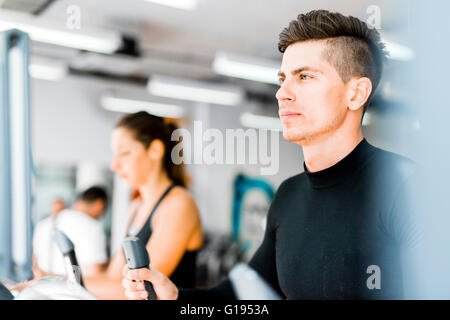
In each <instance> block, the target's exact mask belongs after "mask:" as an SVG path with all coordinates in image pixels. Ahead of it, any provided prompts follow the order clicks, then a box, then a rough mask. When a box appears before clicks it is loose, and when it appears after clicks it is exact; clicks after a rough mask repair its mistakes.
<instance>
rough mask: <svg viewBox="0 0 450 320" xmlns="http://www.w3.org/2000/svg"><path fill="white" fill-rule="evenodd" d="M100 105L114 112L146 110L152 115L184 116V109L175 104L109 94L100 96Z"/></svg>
mask: <svg viewBox="0 0 450 320" xmlns="http://www.w3.org/2000/svg"><path fill="white" fill-rule="evenodd" d="M101 105H102V107H103V108H104V109H106V110H109V111H115V112H125V113H134V112H139V111H146V112H148V113H150V114H152V115H155V116H158V117H166V118H182V117H183V116H184V109H183V108H182V107H180V106H177V105H172V104H165V103H159V102H152V101H144V100H134V99H128V98H120V97H113V96H109V95H104V96H102V98H101Z"/></svg>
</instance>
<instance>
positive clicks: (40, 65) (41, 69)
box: [29, 57, 68, 81]
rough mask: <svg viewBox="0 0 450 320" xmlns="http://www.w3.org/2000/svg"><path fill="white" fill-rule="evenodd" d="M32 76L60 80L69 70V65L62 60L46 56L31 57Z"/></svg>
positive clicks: (30, 69)
mask: <svg viewBox="0 0 450 320" xmlns="http://www.w3.org/2000/svg"><path fill="white" fill-rule="evenodd" d="M29 71H30V76H31V77H33V78H36V79H43V80H50V81H58V80H61V79H63V78H64V77H65V76H66V75H67V72H68V68H67V65H66V64H65V63H63V62H61V61H55V60H50V59H46V58H42V57H39V58H31V61H30V65H29Z"/></svg>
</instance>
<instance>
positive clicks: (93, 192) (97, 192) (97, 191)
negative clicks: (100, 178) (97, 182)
mask: <svg viewBox="0 0 450 320" xmlns="http://www.w3.org/2000/svg"><path fill="white" fill-rule="evenodd" d="M99 199H100V200H103V201H104V202H105V206H106V204H107V202H108V195H107V193H106V191H105V189H103V188H102V187H99V186H94V187H90V188H89V189H86V190H85V191H83V192H82V193H80V195H79V196H78V200H81V201H84V202H87V203H93V202H94V201H96V200H99Z"/></svg>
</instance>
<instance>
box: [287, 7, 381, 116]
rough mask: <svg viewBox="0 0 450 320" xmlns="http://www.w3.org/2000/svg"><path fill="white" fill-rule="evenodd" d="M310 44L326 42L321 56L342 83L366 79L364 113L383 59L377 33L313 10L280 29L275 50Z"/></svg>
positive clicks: (351, 19)
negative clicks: (368, 87)
mask: <svg viewBox="0 0 450 320" xmlns="http://www.w3.org/2000/svg"><path fill="white" fill-rule="evenodd" d="M311 40H325V41H326V43H327V45H328V48H327V49H326V50H325V52H324V56H325V58H326V59H327V61H328V62H329V63H330V64H331V65H332V66H333V67H334V68H335V69H336V71H337V72H338V74H339V76H340V77H341V79H342V81H343V82H344V83H346V82H347V81H348V80H350V79H351V78H352V77H357V76H359V77H367V78H369V79H370V81H371V82H372V93H371V94H370V96H369V99H368V100H367V103H366V104H365V106H364V110H363V111H364V112H365V110H366V108H367V106H368V105H369V103H370V100H371V98H372V96H373V93H374V92H375V89H376V88H377V86H378V84H379V82H380V79H381V74H382V71H383V62H384V60H385V58H386V56H387V52H386V50H385V46H384V44H383V43H382V42H381V39H380V34H379V33H378V31H377V30H376V29H375V28H370V27H369V26H368V25H367V24H366V23H365V22H363V21H361V20H359V19H358V18H355V17H352V16H348V17H346V16H344V15H342V14H340V13H335V12H330V11H327V10H313V11H310V12H308V13H306V14H299V15H298V17H297V19H296V20H292V21H291V22H290V23H289V26H288V27H287V28H285V29H283V31H282V32H281V33H280V40H279V42H278V49H279V50H280V52H284V51H285V50H286V48H287V47H288V46H290V45H291V44H293V43H296V42H302V41H311Z"/></svg>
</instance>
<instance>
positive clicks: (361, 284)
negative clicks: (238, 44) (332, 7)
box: [123, 10, 418, 300]
mask: <svg viewBox="0 0 450 320" xmlns="http://www.w3.org/2000/svg"><path fill="white" fill-rule="evenodd" d="M279 49H280V51H281V52H283V53H284V55H283V61H282V65H281V68H280V72H279V78H280V89H279V90H278V92H277V94H276V97H277V100H278V103H279V115H280V118H281V121H282V123H283V136H284V138H285V139H287V140H289V141H292V142H294V143H297V144H299V145H301V146H302V149H303V155H304V164H303V167H304V173H301V174H299V175H296V176H294V177H292V178H290V179H288V180H286V181H284V182H283V183H282V184H281V186H280V187H279V189H278V191H277V193H276V196H275V198H274V199H273V201H272V204H271V207H270V210H269V213H268V217H267V227H266V232H265V237H264V240H263V243H262V245H261V246H260V248H259V249H258V250H257V252H256V253H255V255H254V256H253V258H252V259H251V261H250V263H249V264H250V266H251V267H252V268H254V269H255V270H256V271H257V272H258V273H259V274H260V275H261V276H262V277H263V279H265V280H266V281H267V282H268V283H269V284H270V285H271V286H272V287H273V288H275V290H277V291H278V293H279V294H280V295H281V296H282V297H284V298H287V299H391V298H402V297H404V284H405V283H404V281H403V279H404V270H405V262H404V261H403V260H402V259H403V256H404V251H405V250H409V248H411V247H413V246H414V244H415V242H416V240H417V237H418V235H417V231H416V228H415V227H414V223H413V222H414V221H413V220H412V212H413V209H414V208H413V206H412V205H411V203H410V200H411V199H410V198H409V196H410V191H411V190H410V187H411V181H412V180H411V179H412V177H413V176H414V174H415V172H416V171H417V170H416V168H415V165H414V164H413V162H412V161H410V160H408V159H406V158H404V157H401V156H399V155H396V154H393V153H390V152H387V151H383V150H381V149H378V148H376V147H374V146H372V145H370V144H369V143H368V142H367V141H366V140H365V139H364V137H363V134H362V127H361V122H362V121H361V120H362V117H363V115H364V111H365V108H366V106H367V105H368V103H369V101H370V98H371V97H372V95H373V92H374V91H375V88H376V87H377V85H378V83H379V80H380V77H381V71H382V64H383V60H384V57H385V51H384V46H383V45H382V43H381V42H380V37H379V34H378V32H377V31H376V30H375V29H371V28H369V27H368V26H367V25H366V24H365V23H364V22H362V21H360V20H358V19H356V18H353V17H344V16H342V15H340V14H337V13H330V12H328V11H322V10H319V11H312V12H309V13H307V14H301V15H299V16H298V18H297V20H294V21H292V22H291V23H290V24H289V26H288V27H287V28H286V29H284V30H283V31H282V33H281V34H280V41H279ZM124 275H125V278H124V281H123V285H124V287H125V288H126V289H127V291H126V294H127V295H128V296H129V297H130V298H135V299H140V298H142V297H141V295H142V294H144V296H145V291H142V290H141V289H139V288H136V286H137V285H136V283H133V282H131V281H130V280H149V281H151V282H153V284H154V286H155V290H156V293H157V295H158V296H159V298H160V299H176V298H178V299H179V300H210V299H220V298H223V299H227V298H228V299H233V298H236V297H235V295H234V293H233V290H232V286H231V284H230V281H229V280H226V281H224V282H223V283H221V284H219V285H218V286H216V287H214V288H212V289H207V290H183V289H180V290H178V289H177V288H176V287H175V286H174V285H173V284H172V283H170V281H169V280H168V279H167V278H166V277H164V276H163V275H162V274H160V273H159V272H157V271H156V270H153V271H147V270H137V271H136V270H135V271H133V270H131V271H129V270H127V269H126V270H124Z"/></svg>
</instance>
